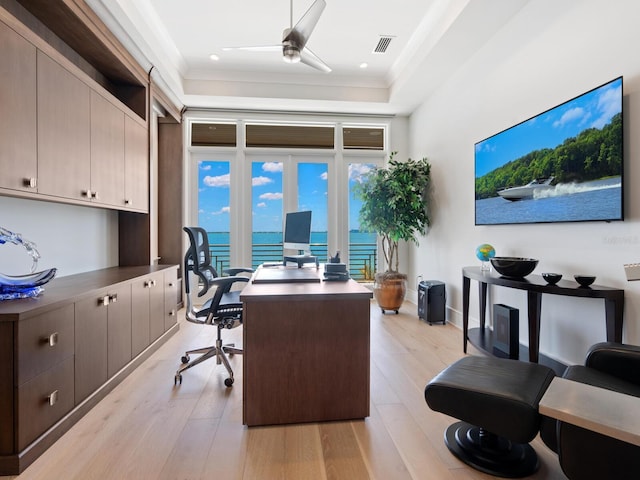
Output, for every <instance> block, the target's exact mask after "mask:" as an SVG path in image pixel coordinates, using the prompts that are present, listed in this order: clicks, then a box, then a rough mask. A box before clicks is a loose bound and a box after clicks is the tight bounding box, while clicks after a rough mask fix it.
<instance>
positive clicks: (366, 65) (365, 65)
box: [360, 62, 369, 68]
mask: <svg viewBox="0 0 640 480" xmlns="http://www.w3.org/2000/svg"><path fill="white" fill-rule="evenodd" d="M368 66H369V64H368V63H367V62H362V63H361V64H360V68H367V67H368Z"/></svg>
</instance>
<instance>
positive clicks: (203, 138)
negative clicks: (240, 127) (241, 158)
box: [191, 123, 236, 147]
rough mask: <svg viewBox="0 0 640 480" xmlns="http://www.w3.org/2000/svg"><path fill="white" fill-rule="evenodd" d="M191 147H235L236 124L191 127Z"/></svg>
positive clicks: (207, 124) (195, 124)
mask: <svg viewBox="0 0 640 480" xmlns="http://www.w3.org/2000/svg"><path fill="white" fill-rule="evenodd" d="M191 145H193V146H194V147H196V146H197V147H205V146H206V147H220V146H225V147H235V146H236V124H235V123H194V124H193V125H191Z"/></svg>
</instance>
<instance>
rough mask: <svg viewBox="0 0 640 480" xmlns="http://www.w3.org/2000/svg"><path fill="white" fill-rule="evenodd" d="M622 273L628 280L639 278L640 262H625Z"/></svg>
mask: <svg viewBox="0 0 640 480" xmlns="http://www.w3.org/2000/svg"><path fill="white" fill-rule="evenodd" d="M624 273H625V274H626V275H627V280H628V281H631V280H640V263H625V264H624Z"/></svg>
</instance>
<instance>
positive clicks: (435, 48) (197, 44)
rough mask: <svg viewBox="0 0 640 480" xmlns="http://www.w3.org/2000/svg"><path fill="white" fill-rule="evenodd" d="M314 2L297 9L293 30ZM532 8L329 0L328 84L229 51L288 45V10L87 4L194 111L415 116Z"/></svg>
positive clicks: (274, 3) (314, 74) (98, 0)
mask: <svg viewBox="0 0 640 480" xmlns="http://www.w3.org/2000/svg"><path fill="white" fill-rule="evenodd" d="M313 1H314V0H293V23H294V24H295V23H296V21H297V20H298V19H299V18H300V17H301V16H302V15H303V14H304V13H305V12H306V10H307V9H308V8H309V7H310V6H311V4H312V3H313ZM528 1H529V0H396V1H395V2H388V1H385V2H383V1H381V0H326V3H327V6H326V8H325V10H324V12H323V13H322V16H321V17H320V20H319V22H318V24H317V26H316V28H315V30H314V31H313V33H312V35H311V37H310V39H309V41H308V43H307V46H308V47H309V48H310V49H311V50H312V51H313V53H315V54H316V55H317V56H319V57H320V58H321V59H322V60H323V61H324V62H325V63H327V64H328V65H329V66H330V67H331V68H332V71H331V72H330V73H323V72H320V71H317V70H314V69H313V68H311V67H309V66H307V65H304V64H302V63H298V64H287V63H285V62H284V61H283V60H282V54H281V53H278V52H248V51H239V50H235V51H224V50H223V47H236V46H255V45H274V44H279V43H280V42H281V40H282V31H283V29H284V28H286V27H289V24H290V0H231V1H229V0H226V1H223V0H180V1H178V0H87V3H88V4H89V5H90V6H91V7H92V8H93V9H94V10H95V11H96V12H97V14H98V15H99V16H100V17H101V18H102V19H103V20H104V21H105V23H106V24H107V25H108V26H109V27H110V28H111V30H112V31H114V33H115V34H116V35H117V36H118V37H119V38H120V40H121V41H122V42H123V43H124V44H125V46H126V47H127V48H128V49H129V50H130V51H131V52H132V53H133V54H134V56H136V58H137V59H138V61H139V62H140V63H141V64H142V65H143V66H144V67H145V68H147V69H148V70H151V69H152V68H153V75H154V78H155V79H156V80H157V81H158V82H159V83H160V84H161V85H162V86H163V87H165V90H168V91H167V93H168V94H170V95H171V96H172V97H173V98H174V99H175V100H176V101H178V102H180V103H182V104H183V105H186V106H188V107H205V108H221V109H265V110H287V111H313V112H336V113H360V114H399V115H407V114H410V113H411V112H412V111H413V110H414V109H415V108H416V106H418V105H419V104H420V103H421V102H423V101H424V100H425V99H426V98H428V96H429V95H430V94H431V93H432V92H433V91H435V90H436V89H437V88H438V86H439V85H440V84H442V83H443V82H445V81H446V80H447V78H448V77H449V76H450V75H452V74H453V73H455V71H456V69H457V68H458V67H459V66H460V65H461V64H462V63H464V62H465V61H466V60H467V59H468V58H470V57H471V56H472V55H473V54H474V52H475V51H477V50H478V49H480V48H482V45H484V43H485V42H486V41H487V40H488V39H489V38H490V37H491V36H492V35H493V34H494V33H495V32H496V31H497V30H498V29H499V28H501V27H502V26H503V25H504V24H505V23H506V22H507V21H508V19H509V18H510V17H511V16H512V15H514V14H515V13H516V12H518V11H519V10H520V9H521V8H522V7H523V6H524V5H525V4H526V3H527V2H528ZM380 36H390V37H393V39H392V40H391V42H390V44H389V47H388V49H387V51H386V53H384V54H376V53H373V50H374V48H375V47H376V45H377V43H378V41H379V39H380ZM211 54H216V55H218V56H219V57H220V59H219V60H218V61H215V62H214V61H212V60H210V58H209V56H210V55H211ZM363 62H366V63H367V64H368V67H367V68H366V69H363V68H360V64H362V63H363Z"/></svg>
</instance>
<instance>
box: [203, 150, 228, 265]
mask: <svg viewBox="0 0 640 480" xmlns="http://www.w3.org/2000/svg"><path fill="white" fill-rule="evenodd" d="M230 185H231V175H230V172H229V162H228V161H218V160H204V161H200V162H198V225H199V226H200V227H202V228H204V229H205V230H206V231H207V233H208V236H209V247H210V252H211V264H212V265H213V266H214V267H215V269H216V270H217V271H218V272H219V273H221V272H222V271H223V270H224V269H225V268H229V263H230V261H229V259H230V243H231V242H230V240H229V232H230V215H229V213H230V208H229V204H230Z"/></svg>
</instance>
